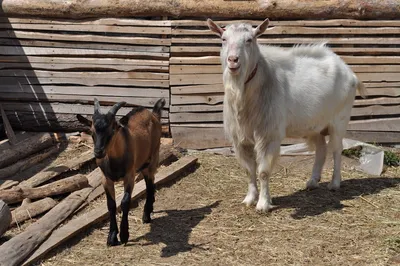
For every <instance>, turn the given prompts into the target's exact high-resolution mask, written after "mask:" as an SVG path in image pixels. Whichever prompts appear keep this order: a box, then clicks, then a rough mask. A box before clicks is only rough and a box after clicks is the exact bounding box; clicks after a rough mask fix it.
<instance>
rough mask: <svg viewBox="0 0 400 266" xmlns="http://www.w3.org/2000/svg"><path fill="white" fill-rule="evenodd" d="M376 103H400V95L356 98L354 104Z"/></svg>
mask: <svg viewBox="0 0 400 266" xmlns="http://www.w3.org/2000/svg"><path fill="white" fill-rule="evenodd" d="M374 104H380V105H383V104H386V105H388V104H400V97H396V98H392V97H377V98H367V99H356V100H355V101H354V104H353V105H354V106H362V105H374Z"/></svg>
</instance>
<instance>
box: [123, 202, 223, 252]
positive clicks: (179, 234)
mask: <svg viewBox="0 0 400 266" xmlns="http://www.w3.org/2000/svg"><path fill="white" fill-rule="evenodd" d="M219 203H220V202H219V201H216V202H214V203H213V204H210V205H208V206H205V207H201V208H196V209H189V210H164V211H158V212H156V213H166V215H165V216H162V217H159V218H155V219H153V221H152V223H151V227H150V232H149V233H147V234H145V235H144V236H141V237H138V238H136V239H133V240H131V241H130V243H128V245H154V244H159V243H164V244H165V245H166V246H165V247H164V248H163V249H162V251H161V257H171V256H174V255H177V254H178V253H180V252H187V251H190V250H192V249H193V248H201V245H193V244H189V237H190V233H191V232H192V230H193V228H195V227H196V226H197V225H198V224H199V223H200V222H201V221H202V220H203V219H204V218H205V217H206V216H207V215H208V214H210V213H211V211H212V209H213V208H216V207H217V206H218V205H219ZM142 239H145V240H147V241H148V243H145V244H139V243H135V242H138V241H140V240H142Z"/></svg>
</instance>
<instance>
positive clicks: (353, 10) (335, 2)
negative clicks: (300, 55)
mask: <svg viewBox="0 0 400 266" xmlns="http://www.w3.org/2000/svg"><path fill="white" fill-rule="evenodd" d="M332 7H335V8H334V9H332ZM2 10H3V13H4V15H7V16H27V17H29V16H31V17H34V18H37V17H54V18H87V17H135V16H146V17H150V16H168V17H180V18H183V17H210V16H213V17H223V18H237V17H240V18H251V19H256V18H265V17H267V16H268V17H269V18H271V19H278V18H279V19H320V18H323V19H330V18H355V19H377V18H380V19H395V18H398V17H399V16H400V11H399V8H398V2H397V1H391V0H382V1H377V2H376V3H375V2H374V4H373V5H371V4H370V3H369V2H368V1H352V0H326V1H324V2H322V3H318V4H316V3H314V2H310V1H308V0H282V1H267V0H257V1H225V0H204V1H200V2H199V1H197V0H175V1H173V2H172V3H171V1H168V0H161V1H157V2H153V1H147V2H146V1H145V2H143V1H137V2H132V1H130V0H120V1H114V0H102V1H89V0H87V1H80V0H74V1H68V2H64V1H58V0H51V1H46V2H42V1H34V0H4V1H3V3H2Z"/></svg>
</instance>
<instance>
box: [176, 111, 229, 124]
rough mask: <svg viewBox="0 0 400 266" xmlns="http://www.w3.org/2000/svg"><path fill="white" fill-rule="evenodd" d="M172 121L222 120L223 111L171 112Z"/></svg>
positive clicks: (209, 121) (208, 121)
mask: <svg viewBox="0 0 400 266" xmlns="http://www.w3.org/2000/svg"><path fill="white" fill-rule="evenodd" d="M169 119H170V122H171V124H173V123H196V122H206V123H213V122H222V121H223V115H222V112H218V113H171V114H170V118H169Z"/></svg>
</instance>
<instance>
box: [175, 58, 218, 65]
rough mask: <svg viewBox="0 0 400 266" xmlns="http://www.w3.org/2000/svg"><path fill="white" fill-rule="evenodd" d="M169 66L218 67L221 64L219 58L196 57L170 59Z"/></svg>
mask: <svg viewBox="0 0 400 266" xmlns="http://www.w3.org/2000/svg"><path fill="white" fill-rule="evenodd" d="M169 62H170V64H171V65H190V64H196V65H219V64H220V63H221V61H220V58H219V56H198V57H178V56H175V57H171V58H170V59H169Z"/></svg>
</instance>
